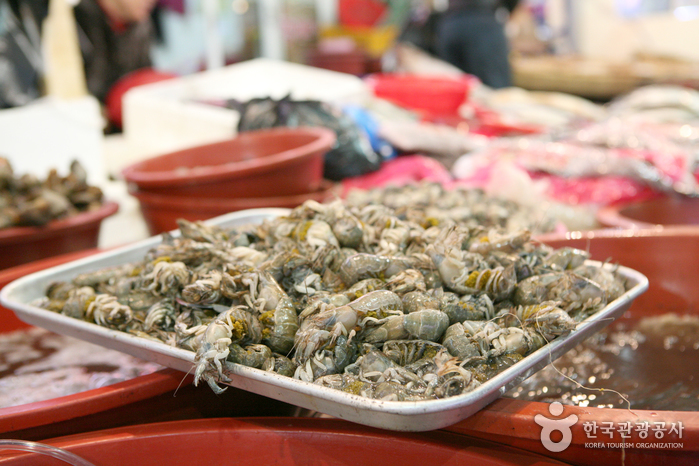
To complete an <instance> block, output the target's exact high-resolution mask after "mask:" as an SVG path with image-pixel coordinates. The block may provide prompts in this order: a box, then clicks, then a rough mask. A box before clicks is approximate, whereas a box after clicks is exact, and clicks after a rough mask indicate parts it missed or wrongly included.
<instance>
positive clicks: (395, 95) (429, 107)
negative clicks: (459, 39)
mask: <svg viewBox="0 0 699 466" xmlns="http://www.w3.org/2000/svg"><path fill="white" fill-rule="evenodd" d="M365 82H366V84H367V85H368V86H369V87H370V88H371V89H372V90H373V92H374V95H376V96H377V97H381V98H383V99H386V100H390V101H391V102H393V103H395V104H396V105H400V106H401V107H405V108H409V109H411V110H417V111H419V112H421V113H423V114H424V115H425V116H426V117H430V118H434V117H437V116H450V115H457V114H458V110H459V107H460V106H461V105H462V104H463V103H464V102H466V100H467V99H468V92H469V87H470V86H469V82H470V79H469V78H466V77H464V78H461V79H457V78H449V77H437V76H434V77H433V76H417V75H409V74H382V73H377V74H372V75H370V76H368V77H367V78H366V79H365Z"/></svg>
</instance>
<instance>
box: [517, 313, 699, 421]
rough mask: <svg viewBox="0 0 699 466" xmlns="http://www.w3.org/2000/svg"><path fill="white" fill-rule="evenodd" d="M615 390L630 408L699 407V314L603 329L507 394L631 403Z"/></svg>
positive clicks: (577, 401)
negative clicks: (698, 315)
mask: <svg viewBox="0 0 699 466" xmlns="http://www.w3.org/2000/svg"><path fill="white" fill-rule="evenodd" d="M581 385H582V386H584V387H586V388H583V387H581ZM612 390H613V391H612ZM614 391H616V392H620V393H621V394H623V395H624V397H625V398H626V399H628V401H629V403H630V407H631V408H632V409H656V410H670V411H699V317H696V316H689V315H687V316H678V315H676V314H666V315H663V316H659V317H648V318H644V319H641V320H639V321H637V322H635V323H631V324H626V325H625V326H623V327H622V326H616V327H614V328H610V329H607V330H604V331H602V332H600V333H597V334H596V335H594V336H592V337H591V338H589V339H588V340H586V341H585V342H583V343H581V344H579V345H578V346H576V347H575V348H574V349H573V350H571V351H569V352H568V353H566V354H565V355H563V356H562V357H561V358H559V359H558V360H556V361H555V362H554V364H553V365H549V366H547V367H546V368H545V369H543V370H541V371H539V372H538V373H537V374H535V375H533V376H532V377H530V378H529V379H527V380H526V381H524V383H522V384H521V385H519V386H517V387H515V388H513V389H512V390H510V391H509V392H508V393H507V394H506V395H505V396H508V397H511V398H517V399H521V400H528V401H544V402H553V401H560V402H561V403H564V404H569V405H577V406H583V407H609V408H626V407H629V403H627V402H626V401H625V400H624V398H622V397H621V396H619V395H618V394H617V393H614Z"/></svg>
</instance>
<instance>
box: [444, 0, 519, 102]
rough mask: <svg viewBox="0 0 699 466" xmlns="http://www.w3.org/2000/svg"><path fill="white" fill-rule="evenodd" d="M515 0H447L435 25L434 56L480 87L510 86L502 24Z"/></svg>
mask: <svg viewBox="0 0 699 466" xmlns="http://www.w3.org/2000/svg"><path fill="white" fill-rule="evenodd" d="M517 3H518V1H517V0H449V2H448V6H447V8H446V10H445V11H444V12H443V13H442V14H441V15H440V16H441V17H440V19H439V21H438V23H437V44H436V48H437V55H438V57H439V58H441V59H442V60H444V61H446V62H448V63H451V64H452V65H454V66H456V67H458V68H459V69H461V70H462V71H464V72H465V73H469V74H472V75H474V76H476V77H478V78H479V79H480V80H481V81H482V82H483V84H485V85H487V86H490V87H492V88H495V89H498V88H503V87H509V86H511V85H512V72H511V69H510V62H509V59H508V54H509V48H508V43H507V38H506V37H505V30H504V22H505V19H504V18H502V17H503V16H504V17H506V16H507V13H508V12H512V11H513V10H514V9H515V7H516V6H517Z"/></svg>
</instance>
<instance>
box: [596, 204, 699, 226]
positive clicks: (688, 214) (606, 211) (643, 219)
mask: <svg viewBox="0 0 699 466" xmlns="http://www.w3.org/2000/svg"><path fill="white" fill-rule="evenodd" d="M597 221H599V222H600V223H601V224H602V225H603V226H605V227H617V228H652V227H654V226H656V225H665V226H691V227H695V228H697V229H699V199H696V198H689V197H660V198H657V199H651V200H649V201H643V202H635V203H631V204H624V205H612V206H607V207H604V208H601V209H600V210H599V211H598V212H597Z"/></svg>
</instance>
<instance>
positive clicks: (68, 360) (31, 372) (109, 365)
mask: <svg viewBox="0 0 699 466" xmlns="http://www.w3.org/2000/svg"><path fill="white" fill-rule="evenodd" d="M160 368H161V366H159V365H157V364H153V363H150V362H146V361H142V360H140V359H137V358H134V357H132V356H129V355H127V354H124V353H120V352H118V351H114V350H110V349H106V348H102V347H100V346H96V345H93V344H91V343H88V342H85V341H81V340H77V339H74V338H70V337H66V336H63V335H57V334H55V333H52V332H49V331H48V330H44V329H40V328H29V329H23V330H17V331H14V332H9V333H2V334H0V408H6V407H9V406H17V405H22V404H26V403H33V402H37V401H44V400H49V399H52V398H57V397H60V396H66V395H72V394H74V393H79V392H83V391H85V390H91V389H94V388H99V387H104V386H107V385H111V384H114V383H117V382H122V381H124V380H129V379H132V378H134V377H138V376H140V375H145V374H149V373H151V372H154V371H156V370H158V369H160Z"/></svg>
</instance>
